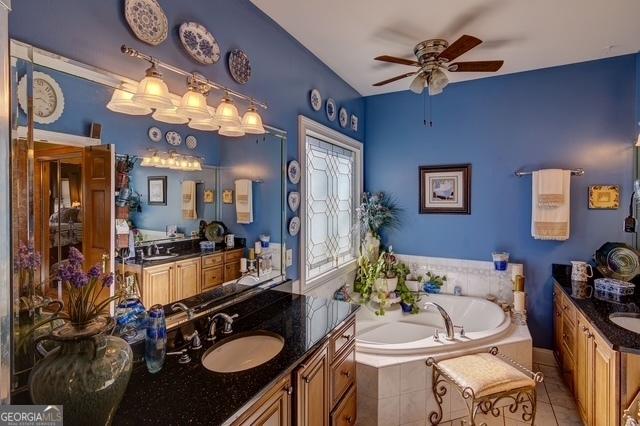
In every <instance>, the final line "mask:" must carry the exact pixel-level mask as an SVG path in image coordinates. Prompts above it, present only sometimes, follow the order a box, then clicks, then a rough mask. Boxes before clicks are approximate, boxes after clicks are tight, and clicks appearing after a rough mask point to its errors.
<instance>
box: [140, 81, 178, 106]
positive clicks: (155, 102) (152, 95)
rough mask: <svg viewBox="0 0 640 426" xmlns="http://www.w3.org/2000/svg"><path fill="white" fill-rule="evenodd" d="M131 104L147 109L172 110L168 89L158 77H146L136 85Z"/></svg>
mask: <svg viewBox="0 0 640 426" xmlns="http://www.w3.org/2000/svg"><path fill="white" fill-rule="evenodd" d="M132 100H133V102H135V103H137V104H138V105H143V106H146V107H149V108H173V103H172V102H171V98H170V97H169V88H168V87H167V85H166V83H165V82H164V81H162V79H161V78H160V77H155V76H147V77H145V78H143V79H142V81H141V82H140V84H138V90H137V91H136V94H135V95H133V98H132Z"/></svg>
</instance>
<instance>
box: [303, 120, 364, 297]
mask: <svg viewBox="0 0 640 426" xmlns="http://www.w3.org/2000/svg"><path fill="white" fill-rule="evenodd" d="M307 136H311V137H314V138H316V139H319V140H321V141H324V142H326V143H329V144H332V145H336V146H338V147H340V148H343V149H346V150H349V151H351V152H353V155H354V176H353V177H354V181H355V182H354V192H355V193H354V194H353V211H354V214H355V211H356V210H355V209H356V208H357V207H358V205H359V203H360V197H361V194H362V191H363V182H364V170H363V165H362V159H363V158H362V156H363V144H362V142H359V141H357V140H355V139H353V138H351V137H349V136H346V135H344V134H342V133H340V132H338V131H336V130H333V129H331V128H329V127H327V126H325V125H322V124H320V123H318V122H316V121H313V120H311V119H310V118H308V117H305V116H303V115H299V116H298V158H299V163H300V188H299V190H300V201H301V202H300V225H301V226H300V256H299V261H300V264H299V268H300V269H299V270H300V283H299V286H298V288H299V290H300V291H299V292H300V293H305V292H307V291H310V290H313V289H315V288H317V287H319V286H322V285H323V284H326V283H327V282H329V281H331V280H334V279H336V278H337V277H340V276H342V275H343V274H347V273H349V272H352V271H355V269H356V267H357V263H358V260H357V247H356V254H355V258H354V259H353V260H351V261H349V262H347V263H345V264H343V265H341V266H339V267H337V268H334V269H331V270H330V271H327V272H325V273H322V274H320V275H317V276H315V277H313V278H311V279H308V278H307V220H306V219H307Z"/></svg>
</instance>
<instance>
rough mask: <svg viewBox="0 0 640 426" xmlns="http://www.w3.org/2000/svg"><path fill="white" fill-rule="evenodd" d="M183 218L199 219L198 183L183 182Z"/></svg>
mask: <svg viewBox="0 0 640 426" xmlns="http://www.w3.org/2000/svg"><path fill="white" fill-rule="evenodd" d="M182 218H183V219H197V218H198V213H197V212H196V183H195V182H194V181H192V180H185V181H184V182H182Z"/></svg>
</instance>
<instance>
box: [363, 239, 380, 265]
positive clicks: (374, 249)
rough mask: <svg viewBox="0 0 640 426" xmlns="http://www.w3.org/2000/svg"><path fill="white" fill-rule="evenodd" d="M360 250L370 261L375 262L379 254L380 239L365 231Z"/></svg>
mask: <svg viewBox="0 0 640 426" xmlns="http://www.w3.org/2000/svg"><path fill="white" fill-rule="evenodd" d="M362 251H363V253H362V254H364V255H365V256H367V258H368V259H369V262H370V263H374V262H377V261H378V257H379V256H380V239H379V238H378V237H376V236H374V235H373V234H372V233H371V232H367V234H366V235H365V236H364V241H363V242H362Z"/></svg>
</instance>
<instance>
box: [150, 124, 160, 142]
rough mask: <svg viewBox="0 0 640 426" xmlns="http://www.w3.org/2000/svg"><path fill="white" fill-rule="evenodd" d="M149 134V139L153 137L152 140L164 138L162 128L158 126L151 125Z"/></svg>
mask: <svg viewBox="0 0 640 426" xmlns="http://www.w3.org/2000/svg"><path fill="white" fill-rule="evenodd" d="M147 136H149V139H151V141H152V142H160V141H161V140H162V130H160V128H158V127H156V126H153V127H149V131H147Z"/></svg>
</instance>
